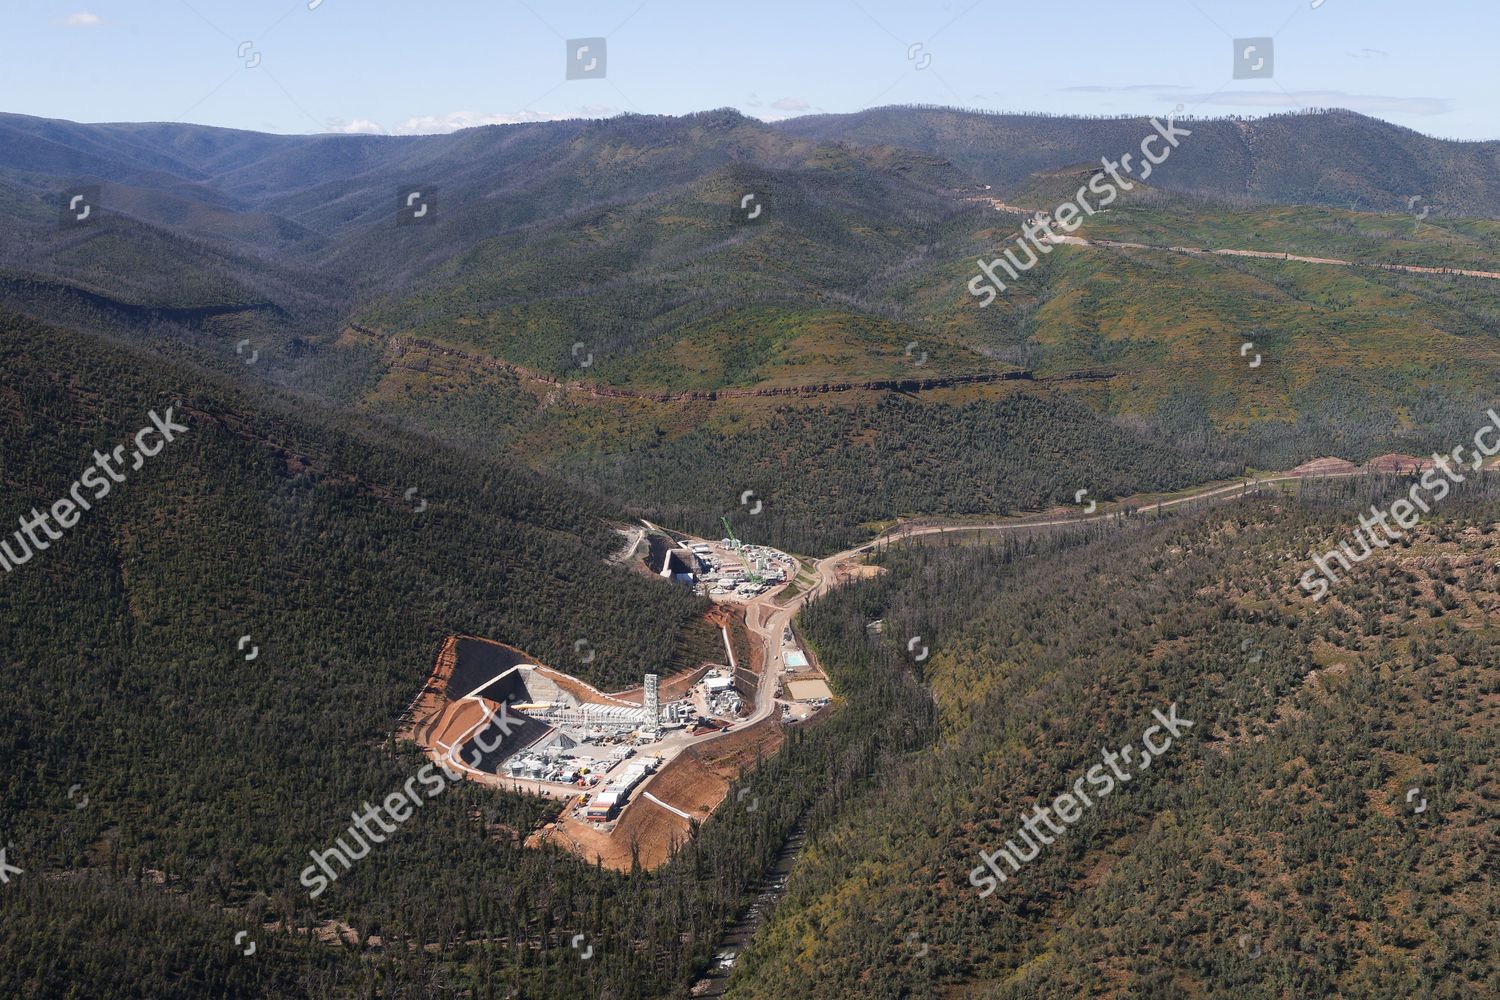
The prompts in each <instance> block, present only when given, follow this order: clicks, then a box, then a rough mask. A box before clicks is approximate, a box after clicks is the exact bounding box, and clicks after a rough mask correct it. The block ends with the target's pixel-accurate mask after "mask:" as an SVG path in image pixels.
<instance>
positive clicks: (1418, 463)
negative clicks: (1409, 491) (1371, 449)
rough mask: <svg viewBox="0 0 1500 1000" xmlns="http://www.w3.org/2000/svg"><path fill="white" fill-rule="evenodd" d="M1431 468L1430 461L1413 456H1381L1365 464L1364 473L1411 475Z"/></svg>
mask: <svg viewBox="0 0 1500 1000" xmlns="http://www.w3.org/2000/svg"><path fill="white" fill-rule="evenodd" d="M1432 467H1433V464H1432V459H1430V458H1417V457H1415V456H1413V455H1397V454H1390V455H1381V456H1380V457H1379V458H1372V459H1370V460H1369V461H1368V462H1366V463H1365V471H1366V472H1392V473H1411V472H1426V471H1427V470H1428V469H1431V468H1432Z"/></svg>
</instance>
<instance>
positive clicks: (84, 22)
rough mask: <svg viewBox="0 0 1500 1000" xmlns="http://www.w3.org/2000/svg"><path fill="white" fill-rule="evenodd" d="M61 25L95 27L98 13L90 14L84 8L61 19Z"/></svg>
mask: <svg viewBox="0 0 1500 1000" xmlns="http://www.w3.org/2000/svg"><path fill="white" fill-rule="evenodd" d="M62 23H63V27H66V28H97V27H98V26H99V15H98V14H91V13H89V12H88V11H86V10H80V11H79V12H78V13H76V14H69V15H68V16H67V17H65V18H63V19H62Z"/></svg>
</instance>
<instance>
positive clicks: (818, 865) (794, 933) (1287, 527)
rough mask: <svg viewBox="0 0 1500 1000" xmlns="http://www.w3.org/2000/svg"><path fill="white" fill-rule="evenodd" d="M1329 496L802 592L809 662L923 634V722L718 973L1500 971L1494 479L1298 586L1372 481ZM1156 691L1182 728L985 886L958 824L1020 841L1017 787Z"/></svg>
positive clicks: (994, 839)
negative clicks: (813, 597)
mask: <svg viewBox="0 0 1500 1000" xmlns="http://www.w3.org/2000/svg"><path fill="white" fill-rule="evenodd" d="M1398 488H1399V487H1398ZM1339 492H1341V493H1344V492H1353V493H1354V494H1355V496H1356V497H1357V499H1355V500H1354V503H1347V502H1339V503H1329V502H1328V501H1326V500H1316V499H1311V498H1309V499H1306V500H1304V501H1300V502H1299V501H1297V500H1295V499H1293V500H1290V501H1277V502H1272V501H1261V502H1254V503H1250V504H1247V505H1244V506H1238V507H1235V508H1232V509H1226V510H1222V511H1214V512H1210V513H1206V514H1202V515H1198V516H1195V517H1193V518H1190V519H1186V520H1182V521H1177V522H1171V523H1165V524H1154V525H1148V526H1138V527H1136V528H1135V529H1131V530H1128V531H1127V532H1126V533H1125V535H1124V536H1120V535H1118V534H1113V533H1111V534H1110V536H1109V537H1107V538H1099V539H1095V540H1090V539H1086V538H1081V539H1076V540H1073V541H1071V542H1068V541H1059V542H1058V543H1057V544H1055V545H1050V546H1049V545H1030V544H1028V545H1026V546H1024V547H1022V546H1017V545H1014V544H1012V545H1010V546H987V547H983V548H975V549H952V548H946V549H919V550H914V551H899V552H894V553H892V554H891V555H890V556H889V557H888V559H887V560H886V564H887V565H888V567H889V568H890V570H891V572H890V574H889V575H888V576H885V577H882V578H880V579H879V580H876V581H872V582H867V583H863V584H860V585H857V586H854V587H850V588H848V589H846V590H843V591H839V592H836V593H835V594H834V595H832V596H831V597H829V598H828V599H826V600H824V601H822V602H820V603H819V604H818V605H817V606H816V607H815V608H813V609H812V610H811V611H810V612H809V613H808V614H807V615H806V616H804V624H805V627H806V628H807V629H808V632H809V634H810V635H811V636H812V637H813V641H814V643H815V645H816V646H817V647H818V650H819V653H820V655H822V656H823V657H824V658H825V659H832V660H860V659H874V660H876V661H884V662H890V663H896V662H900V661H901V660H903V659H904V658H905V653H906V650H905V649H904V637H906V636H908V635H914V634H916V635H921V636H923V637H924V638H923V641H924V643H926V644H930V646H931V649H932V655H931V659H930V660H928V661H927V662H925V663H922V664H919V665H917V666H916V669H918V670H919V671H920V672H921V674H922V676H923V680H924V682H925V683H926V684H927V685H928V686H930V688H931V691H932V694H933V698H934V700H935V702H936V710H937V713H938V717H939V720H940V732H939V734H938V735H937V736H936V737H935V739H934V742H933V744H932V746H931V749H930V752H929V753H926V754H921V755H916V756H912V757H910V758H908V759H906V760H903V761H901V762H893V764H892V766H891V769H890V770H889V771H887V772H886V773H885V774H884V776H883V777H882V779H881V780H880V781H879V783H878V785H873V786H872V787H871V788H870V790H869V793H868V794H867V795H865V796H862V797H860V798H858V799H855V800H852V801H850V802H848V803H845V804H844V806H843V808H842V809H841V810H840V815H839V817H838V819H837V820H835V821H834V822H832V823H831V824H830V826H829V827H828V828H827V829H825V830H824V831H823V832H821V834H820V835H819V836H818V837H817V839H816V841H815V842H814V844H813V846H812V847H810V848H809V849H808V851H807V853H806V858H805V864H804V865H803V866H802V867H801V869H800V870H799V871H798V873H797V874H796V876H795V877H794V878H793V880H792V882H791V884H790V886H789V888H788V893H787V896H786V898H785V899H784V901H783V902H782V903H781V905H780V906H779V907H778V909H777V910H776V912H775V914H774V916H773V917H772V919H771V921H770V922H769V924H768V925H767V927H766V930H765V931H764V933H763V934H762V935H761V936H760V938H759V939H758V940H757V945H756V947H755V948H753V949H752V950H751V951H750V952H749V953H748V954H747V955H746V956H745V957H744V958H743V959H742V960H741V962H740V963H739V967H738V968H737V970H736V976H735V979H734V983H733V987H732V989H731V991H730V994H729V995H730V996H733V997H740V998H750V997H767V998H769V997H782V996H786V995H788V994H789V993H791V992H793V991H795V992H797V993H799V994H801V995H805V996H810V997H840V998H844V997H902V996H934V995H964V996H971V995H972V996H982V997H993V998H1009V997H1026V996H1038V995H1046V996H1100V997H1135V996H1162V997H1184V998H1185V997H1197V996H1237V997H1267V998H1271V997H1306V996H1348V997H1354V996H1358V997H1382V998H1384V997H1390V998H1395V997H1402V996H1411V995H1421V996H1433V997H1455V998H1456V997H1471V996H1490V995H1493V994H1494V993H1495V992H1496V991H1497V990H1500V979H1497V975H1500V974H1497V971H1496V970H1497V967H1500V962H1497V959H1500V954H1497V950H1496V943H1495V938H1494V935H1493V934H1491V933H1490V929H1491V925H1492V923H1493V917H1494V913H1495V908H1496V905H1497V900H1496V896H1495V885H1494V882H1493V879H1491V878H1490V877H1489V868H1490V867H1491V863H1490V862H1491V859H1492V856H1493V845H1494V843H1495V837H1496V834H1497V832H1500V831H1497V811H1496V809H1495V808H1494V806H1495V803H1496V800H1497V796H1500V784H1497V782H1496V777H1495V772H1494V768H1493V766H1492V762H1493V761H1494V759H1495V756H1496V753H1497V750H1500V747H1497V745H1496V743H1497V734H1500V727H1497V725H1496V723H1497V721H1500V720H1497V719H1496V714H1495V713H1496V705H1495V698H1494V693H1495V691H1496V690H1497V689H1500V688H1497V684H1500V677H1497V675H1496V664H1495V658H1494V656H1493V652H1494V648H1495V642H1496V639H1497V622H1496V609H1497V608H1500V589H1497V586H1500V579H1497V576H1496V573H1495V558H1496V554H1497V551H1500V548H1497V547H1500V534H1497V533H1496V530H1495V527H1494V523H1495V518H1496V515H1497V514H1500V507H1497V506H1496V501H1495V499H1494V498H1493V496H1492V495H1489V496H1481V495H1477V494H1478V493H1479V492H1480V491H1471V495H1470V497H1469V498H1468V499H1467V500H1455V501H1453V503H1454V506H1453V507H1451V508H1447V509H1445V510H1444V511H1443V512H1442V513H1441V514H1439V515H1437V516H1435V517H1434V518H1432V519H1430V520H1429V521H1428V522H1427V523H1426V524H1424V525H1422V526H1421V527H1420V528H1419V529H1418V530H1417V531H1415V532H1414V533H1413V538H1412V540H1411V542H1410V544H1401V545H1394V546H1392V547H1390V548H1389V549H1386V550H1384V551H1382V552H1380V554H1379V557H1378V558H1376V559H1374V560H1372V561H1371V562H1369V563H1368V564H1366V565H1363V566H1360V567H1359V568H1358V569H1357V571H1356V572H1355V573H1353V574H1351V575H1350V578H1349V579H1347V580H1344V581H1342V582H1341V583H1340V584H1339V586H1338V587H1336V588H1334V595H1333V596H1332V597H1330V598H1329V600H1328V601H1327V602H1326V603H1325V604H1323V605H1318V604H1315V603H1313V602H1312V601H1310V600H1308V598H1307V597H1306V595H1304V594H1303V593H1302V592H1301V590H1300V589H1299V588H1298V587H1297V586H1296V582H1295V581H1296V578H1297V576H1298V574H1299V573H1300V572H1301V571H1302V569H1303V568H1304V566H1305V565H1306V563H1307V560H1308V558H1309V555H1308V554H1309V553H1311V552H1316V551H1322V550H1323V549H1325V548H1327V547H1329V546H1331V545H1333V544H1334V543H1335V542H1336V540H1337V539H1338V538H1339V537H1342V536H1343V535H1345V534H1346V533H1347V531H1348V530H1349V526H1350V525H1351V524H1353V521H1352V517H1353V515H1354V513H1356V512H1357V511H1358V509H1359V507H1358V506H1357V505H1358V504H1359V503H1360V502H1361V501H1362V502H1363V503H1366V504H1367V503H1369V502H1371V501H1372V500H1377V499H1379V498H1380V495H1379V494H1375V495H1371V494H1370V493H1369V487H1368V485H1366V486H1363V487H1361V488H1359V489H1358V490H1354V491H1349V490H1347V489H1345V488H1343V487H1341V488H1340V490H1339ZM1487 492H1488V493H1490V494H1493V492H1494V489H1493V484H1491V486H1490V488H1489V490H1488V491H1487ZM1389 495H1390V494H1386V496H1387V497H1388V496H1389ZM872 619H883V620H884V628H883V629H882V632H881V635H880V636H879V637H875V636H872V634H871V633H870V632H869V631H868V630H867V628H866V623H867V622H868V621H870V620H872ZM1174 703H1175V704H1176V705H1177V706H1178V711H1177V712H1176V713H1175V715H1176V717H1178V718H1181V719H1186V720H1191V722H1192V726H1191V727H1190V728H1187V729H1183V730H1181V735H1180V738H1179V739H1178V740H1177V743H1176V745H1174V746H1171V747H1170V748H1168V750H1166V751H1163V753H1162V754H1161V756H1160V757H1159V759H1157V760H1153V761H1151V762H1150V764H1149V768H1148V767H1146V766H1144V765H1141V766H1137V767H1135V768H1131V767H1129V766H1128V765H1127V766H1126V767H1125V768H1124V769H1123V770H1124V771H1125V773H1126V774H1127V775H1130V780H1129V782H1128V783H1126V782H1125V781H1123V780H1122V781H1119V782H1112V784H1113V785H1114V786H1115V787H1114V788H1113V789H1112V790H1106V791H1104V792H1101V791H1100V788H1102V787H1103V782H1102V781H1095V782H1090V783H1088V784H1086V785H1085V786H1084V787H1085V788H1086V789H1088V790H1092V792H1093V793H1094V799H1092V800H1090V801H1091V805H1092V808H1087V809H1081V810H1080V811H1081V813H1082V816H1081V818H1080V817H1079V816H1077V815H1076V814H1075V816H1074V819H1073V821H1072V822H1071V825H1069V826H1067V827H1065V830H1066V832H1065V833H1063V834H1057V835H1053V836H1050V838H1049V839H1050V841H1052V843H1051V846H1042V847H1041V852H1040V854H1039V855H1038V856H1037V857H1036V858H1035V860H1033V861H1031V862H1030V863H1029V864H1025V865H1024V866H1021V867H1020V868H1019V870H1016V869H1015V868H1013V867H1012V866H1011V865H1010V864H1008V863H1007V862H1006V861H1004V860H1003V859H1002V860H1000V861H999V862H998V864H999V866H1000V869H1001V871H1003V872H1005V873H1007V874H1008V876H1009V877H1008V879H1007V881H1006V882H1004V883H997V884H994V885H990V886H989V887H988V888H989V889H990V891H989V892H987V893H986V894H985V895H984V896H981V894H980V893H981V891H982V890H983V889H984V888H985V887H986V883H985V882H984V881H983V878H981V879H980V880H979V881H977V882H971V878H972V877H973V876H972V874H971V873H973V872H974V871H975V870H976V868H977V870H978V873H979V876H988V875H990V871H989V869H987V868H985V867H984V865H983V862H982V861H981V860H980V852H982V851H983V852H990V851H993V850H995V849H996V848H999V847H1002V846H1003V845H1004V844H1005V843H1006V841H1007V838H1009V839H1010V841H1011V842H1013V843H1016V844H1022V845H1024V844H1025V843H1026V842H1025V841H1023V840H1022V839H1021V838H1019V837H1017V833H1016V831H1017V829H1018V827H1019V826H1020V825H1021V822H1022V819H1023V818H1024V817H1025V816H1026V815H1027V814H1028V813H1029V811H1030V809H1031V807H1032V805H1033V804H1035V803H1043V804H1045V803H1049V802H1052V801H1053V800H1054V798H1055V797H1056V796H1057V795H1058V794H1059V793H1063V792H1068V791H1069V789H1071V788H1074V787H1075V782H1076V781H1080V780H1083V779H1084V777H1085V775H1087V774H1089V773H1090V771H1091V767H1092V766H1093V765H1095V764H1100V766H1101V768H1102V767H1103V764H1102V763H1101V759H1102V758H1101V749H1102V748H1105V747H1111V748H1119V747H1122V746H1125V745H1126V744H1131V743H1134V744H1136V749H1139V745H1140V743H1141V742H1142V738H1143V737H1142V733H1143V731H1144V730H1145V729H1146V727H1148V726H1151V725H1152V724H1153V723H1154V721H1155V719H1154V717H1153V714H1152V712H1153V710H1154V709H1155V710H1161V711H1163V712H1165V711H1166V710H1167V708H1168V706H1169V705H1171V704H1174ZM1163 734H1164V732H1163V731H1158V732H1157V733H1153V734H1151V737H1150V738H1151V739H1153V740H1155V741H1156V744H1157V745H1159V744H1160V742H1161V739H1162V736H1163ZM1136 761H1137V763H1139V757H1137V758H1136ZM1117 762H1118V755H1117ZM1132 771H1133V772H1134V773H1133V774H1131V772H1132ZM1102 773H1104V774H1105V775H1106V776H1108V775H1109V774H1110V772H1108V771H1104V772H1102ZM1095 777H1096V778H1097V775H1095ZM1412 788H1416V789H1417V790H1418V791H1417V793H1416V795H1412V794H1411V793H1410V791H1409V790H1410V789H1412ZM1106 795H1107V796H1108V797H1107V798H1106V797H1104V796H1106ZM1418 798H1420V799H1421V800H1422V801H1421V802H1420V803H1419V802H1418ZM1074 806H1075V807H1076V806H1077V803H1076V802H1075V803H1074ZM1064 818H1065V819H1066V816H1065V817H1064ZM1053 819H1054V821H1055V819H1056V817H1055V816H1054V817H1053ZM1037 828H1038V829H1039V830H1040V831H1041V834H1042V835H1043V836H1047V827H1046V826H1045V825H1042V824H1041V823H1040V822H1037ZM1031 843H1033V844H1036V843H1037V841H1035V840H1033V841H1031ZM1020 849H1021V850H1022V851H1024V850H1025V847H1024V846H1023V847H1021V848H1020Z"/></svg>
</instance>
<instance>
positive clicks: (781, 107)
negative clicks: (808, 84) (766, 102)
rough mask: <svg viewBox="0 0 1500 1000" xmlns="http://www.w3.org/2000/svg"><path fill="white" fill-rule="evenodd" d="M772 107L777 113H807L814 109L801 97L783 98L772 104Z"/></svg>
mask: <svg viewBox="0 0 1500 1000" xmlns="http://www.w3.org/2000/svg"><path fill="white" fill-rule="evenodd" d="M771 107H773V108H775V109H776V110H777V111H806V110H808V109H809V108H811V107H812V105H811V104H808V103H807V102H806V101H804V100H803V99H802V98H800V97H782V98H780V99H778V100H775V101H772V102H771Z"/></svg>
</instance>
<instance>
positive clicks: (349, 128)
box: [328, 118, 385, 135]
mask: <svg viewBox="0 0 1500 1000" xmlns="http://www.w3.org/2000/svg"><path fill="white" fill-rule="evenodd" d="M328 131H330V132H339V133H341V134H343V135H385V126H384V125H382V124H380V123H379V122H372V121H370V120H369V119H368V118H356V119H354V121H352V122H349V123H347V124H345V123H344V122H341V121H338V120H336V119H335V120H333V121H330V122H329V123H328Z"/></svg>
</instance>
